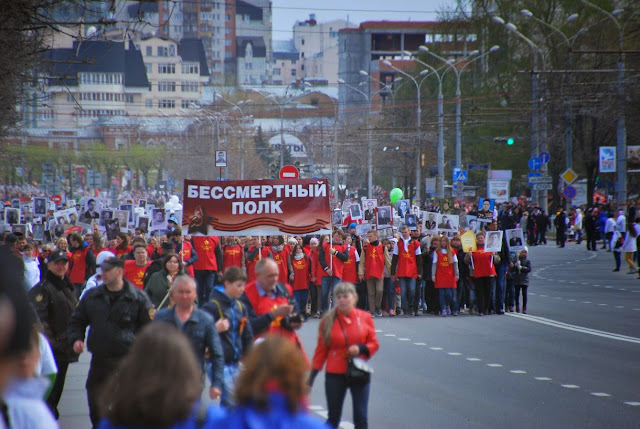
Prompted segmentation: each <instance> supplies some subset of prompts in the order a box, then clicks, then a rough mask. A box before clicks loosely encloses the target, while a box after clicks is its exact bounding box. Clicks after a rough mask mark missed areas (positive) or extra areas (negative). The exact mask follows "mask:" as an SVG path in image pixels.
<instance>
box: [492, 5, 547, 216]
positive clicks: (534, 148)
mask: <svg viewBox="0 0 640 429" xmlns="http://www.w3.org/2000/svg"><path fill="white" fill-rule="evenodd" d="M493 21H494V22H495V23H497V24H500V25H503V26H504V27H505V28H506V29H507V30H509V31H511V32H512V33H514V34H515V35H516V36H518V37H519V38H520V39H522V40H523V41H524V42H525V43H526V44H527V45H528V46H529V47H530V48H531V49H532V50H533V64H532V71H531V100H532V106H531V157H532V158H534V157H537V156H538V154H539V153H540V150H541V149H543V147H544V144H545V139H546V114H545V109H541V112H540V113H541V114H542V123H543V128H542V138H540V136H539V135H538V133H539V123H538V114H539V112H538V109H539V107H538V106H539V105H540V100H539V99H538V55H540V59H541V60H542V70H543V71H544V70H546V66H545V59H544V54H543V52H542V50H541V49H540V47H538V45H536V44H535V43H533V42H532V41H531V39H529V38H528V37H527V36H525V35H524V34H522V33H520V32H519V31H518V28H517V27H516V26H515V25H513V24H512V23H510V22H505V20H504V19H502V18H501V17H499V16H494V17H493ZM543 169H544V170H543V171H546V163H545V164H544V166H543ZM543 195H544V197H543V198H542V201H540V205H541V209H542V210H544V211H545V212H546V211H547V204H548V201H547V191H543ZM531 202H532V203H534V204H535V203H537V202H538V193H537V192H531Z"/></svg>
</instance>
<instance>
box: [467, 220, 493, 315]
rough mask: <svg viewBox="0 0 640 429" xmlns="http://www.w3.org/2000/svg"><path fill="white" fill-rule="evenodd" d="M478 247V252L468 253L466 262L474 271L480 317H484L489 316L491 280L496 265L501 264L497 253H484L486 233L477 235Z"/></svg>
mask: <svg viewBox="0 0 640 429" xmlns="http://www.w3.org/2000/svg"><path fill="white" fill-rule="evenodd" d="M476 245H477V249H478V250H477V251H476V252H468V253H466V254H465V255H464V262H465V263H467V264H468V265H471V268H472V269H473V282H474V284H475V286H476V302H477V304H478V316H482V315H487V314H489V301H490V297H491V278H492V277H495V276H496V264H499V263H500V256H499V255H498V254H497V253H495V252H485V251H484V232H478V233H477V234H476Z"/></svg>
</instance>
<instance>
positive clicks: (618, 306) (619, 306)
mask: <svg viewBox="0 0 640 429" xmlns="http://www.w3.org/2000/svg"><path fill="white" fill-rule="evenodd" d="M616 308H624V305H616Z"/></svg>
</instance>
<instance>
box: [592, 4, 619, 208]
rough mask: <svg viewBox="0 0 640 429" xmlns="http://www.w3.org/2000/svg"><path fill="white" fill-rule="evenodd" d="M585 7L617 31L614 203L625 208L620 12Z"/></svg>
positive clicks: (596, 7)
mask: <svg viewBox="0 0 640 429" xmlns="http://www.w3.org/2000/svg"><path fill="white" fill-rule="evenodd" d="M582 3H584V4H585V5H586V6H589V7H591V8H592V9H595V10H597V11H598V12H600V13H602V14H604V15H606V16H607V18H609V19H610V20H611V21H612V22H613V23H614V24H615V26H616V28H617V29H618V49H619V51H618V52H619V54H618V79H617V80H618V82H617V83H618V85H617V86H618V88H617V89H618V123H617V129H616V173H617V190H616V201H617V202H618V207H621V206H625V205H626V204H627V128H626V125H625V119H624V101H625V96H624V50H623V48H624V34H623V30H622V27H621V26H620V23H619V22H618V20H617V19H616V18H615V17H614V15H617V14H618V13H620V12H622V10H621V9H616V10H614V11H613V12H607V11H606V10H604V9H602V8H601V7H599V6H596V5H595V4H593V3H591V2H588V1H587V0H582Z"/></svg>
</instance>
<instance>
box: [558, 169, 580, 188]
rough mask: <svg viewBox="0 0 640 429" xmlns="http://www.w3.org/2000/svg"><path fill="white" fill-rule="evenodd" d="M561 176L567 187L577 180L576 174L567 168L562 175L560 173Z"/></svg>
mask: <svg viewBox="0 0 640 429" xmlns="http://www.w3.org/2000/svg"><path fill="white" fill-rule="evenodd" d="M561 176H562V180H564V181H565V182H567V185H570V184H572V183H573V182H574V181H575V180H576V179H577V178H578V175H577V174H576V172H575V171H573V170H572V169H570V168H567V169H566V170H565V171H564V173H562V175H561Z"/></svg>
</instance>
